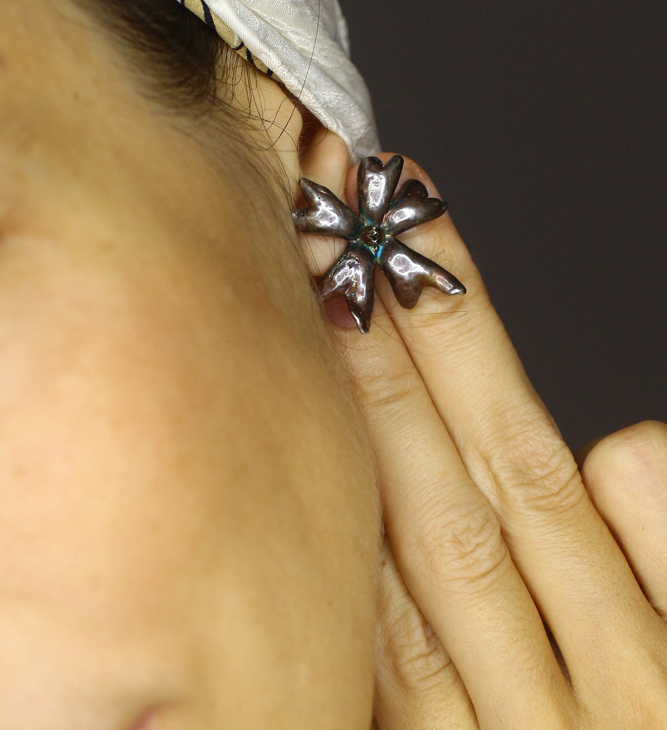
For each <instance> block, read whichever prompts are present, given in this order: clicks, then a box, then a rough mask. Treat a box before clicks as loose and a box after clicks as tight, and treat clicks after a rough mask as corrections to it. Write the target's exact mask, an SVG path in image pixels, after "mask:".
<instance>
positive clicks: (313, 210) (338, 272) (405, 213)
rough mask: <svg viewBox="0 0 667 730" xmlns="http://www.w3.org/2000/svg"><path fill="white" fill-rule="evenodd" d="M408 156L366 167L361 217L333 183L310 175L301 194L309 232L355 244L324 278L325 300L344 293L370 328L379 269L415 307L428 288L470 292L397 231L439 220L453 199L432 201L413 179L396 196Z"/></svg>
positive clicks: (300, 217) (298, 217) (368, 162)
mask: <svg viewBox="0 0 667 730" xmlns="http://www.w3.org/2000/svg"><path fill="white" fill-rule="evenodd" d="M403 164H404V160H403V158H402V157H401V156H400V155H394V157H392V158H391V159H390V160H389V162H387V164H386V165H383V164H382V162H381V161H380V160H379V159H378V158H377V157H367V158H366V159H364V160H362V161H361V163H360V164H359V175H358V194H359V214H358V215H357V214H356V213H354V212H353V211H352V210H350V208H348V207H347V205H345V203H343V202H342V201H341V200H339V199H338V198H337V197H336V196H335V195H334V194H333V193H332V192H331V190H329V189H328V188H325V187H324V186H322V185H318V184H317V183H314V182H312V181H311V180H306V179H303V180H301V181H300V185H301V191H302V193H303V197H304V199H305V201H306V202H307V203H308V207H307V208H301V209H300V210H297V211H295V212H294V213H293V214H292V217H293V219H294V224H295V226H296V228H297V229H298V230H299V231H301V232H302V233H314V234H318V235H322V236H336V237H338V238H345V239H346V240H347V241H348V244H347V247H346V249H345V251H344V252H343V254H342V255H341V257H340V258H339V259H337V260H336V261H335V262H334V263H333V264H332V265H331V266H330V267H329V269H328V270H327V271H326V272H325V273H324V274H322V276H320V277H319V278H318V280H317V282H318V289H319V298H320V301H321V302H326V301H328V300H329V299H332V298H334V297H345V299H346V300H347V305H348V308H349V310H350V313H351V314H352V316H353V317H354V319H355V321H356V323H357V326H358V327H359V330H360V331H361V332H362V333H364V334H365V333H367V332H368V331H369V329H370V326H371V317H372V316H373V304H374V300H375V288H374V283H373V277H374V274H375V267H376V266H379V267H380V269H381V271H382V272H383V273H384V275H385V276H386V277H387V279H388V280H389V283H390V284H391V287H392V289H393V290H394V294H395V295H396V299H398V302H399V304H400V305H401V306H402V307H405V308H406V309H412V308H413V307H414V306H415V305H416V304H417V302H418V301H419V297H420V296H421V293H422V289H423V288H424V287H425V286H432V287H435V288H436V289H438V290H439V291H441V292H444V293H445V294H465V293H466V288H465V286H463V284H461V282H460V281H459V280H458V279H457V278H456V277H455V276H453V275H452V274H450V273H449V272H448V271H446V270H445V269H443V268H442V267H441V266H438V264H436V263H435V262H434V261H431V260H430V259H428V258H426V257H425V256H422V255H421V254H419V253H417V252H416V251H413V250H412V249H411V248H408V247H407V246H406V245H405V244H403V243H401V242H400V241H399V240H398V239H397V238H396V236H397V235H398V234H399V233H403V232H405V231H408V230H410V229H411V228H414V227H415V226H418V225H419V224H420V223H426V222H427V221H430V220H434V219H435V218H439V217H440V216H441V215H443V214H444V213H445V211H446V210H447V203H445V202H443V201H442V200H439V199H438V198H429V197H428V193H427V191H426V187H425V186H424V185H423V184H422V183H421V182H419V181H418V180H408V181H407V182H406V183H405V184H404V185H403V187H402V188H401V190H400V191H399V193H398V196H397V197H396V198H395V199H394V198H393V196H394V193H395V191H396V187H397V186H398V181H399V179H400V177H401V172H402V171H403Z"/></svg>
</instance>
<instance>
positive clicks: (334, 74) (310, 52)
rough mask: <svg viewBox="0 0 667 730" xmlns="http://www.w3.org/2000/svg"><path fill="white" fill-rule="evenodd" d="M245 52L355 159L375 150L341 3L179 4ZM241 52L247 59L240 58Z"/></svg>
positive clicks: (252, 0)
mask: <svg viewBox="0 0 667 730" xmlns="http://www.w3.org/2000/svg"><path fill="white" fill-rule="evenodd" d="M177 2H180V3H182V4H183V5H185V6H186V7H188V8H189V9H190V10H192V11H193V12H195V13H196V14H197V15H199V17H201V18H203V19H204V20H205V21H206V22H208V23H209V24H210V25H212V26H213V27H214V28H215V29H216V30H217V31H218V33H219V34H220V35H221V36H222V37H223V38H224V39H225V40H226V41H227V42H228V43H230V45H232V47H234V48H236V49H237V50H239V48H241V47H243V46H245V48H244V52H245V50H246V49H247V51H250V54H249V55H248V58H249V60H253V59H259V61H261V63H262V65H263V68H262V66H260V64H257V65H258V66H260V67H261V68H262V70H264V69H265V68H266V67H268V69H270V71H269V73H273V74H274V75H275V76H276V77H277V78H278V79H279V80H280V81H281V82H282V83H283V84H284V85H285V87H286V88H287V89H289V91H291V92H292V94H294V96H296V97H297V98H298V99H299V100H300V101H301V102H302V103H303V104H304V106H306V107H307V108H308V109H310V111H311V112H312V113H313V114H314V115H315V116H316V117H317V118H318V119H319V120H320V121H321V122H322V124H324V126H325V127H327V128H328V129H331V130H332V131H333V132H336V134H338V135H340V136H341V137H342V138H343V139H344V140H345V142H346V143H347V146H348V149H349V151H350V155H351V156H352V158H353V159H354V161H357V160H358V159H360V158H362V157H367V156H368V155H371V154H373V153H377V152H379V151H380V143H379V140H378V137H377V130H376V127H375V120H374V115H373V108H372V105H371V100H370V96H369V93H368V89H367V88H366V84H365V83H364V80H363V79H362V78H361V75H360V74H359V72H358V71H357V69H356V68H355V66H354V65H353V64H352V62H351V61H350V44H349V38H348V34H347V26H346V24H345V18H344V17H343V13H342V11H341V9H340V6H339V4H338V0H205V2H204V0H177ZM230 36H231V37H230ZM244 55H245V54H244Z"/></svg>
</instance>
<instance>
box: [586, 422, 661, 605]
mask: <svg viewBox="0 0 667 730" xmlns="http://www.w3.org/2000/svg"><path fill="white" fill-rule="evenodd" d="M582 473H583V478H584V482H585V484H586V487H587V489H588V491H589V493H590V495H591V496H592V498H593V502H594V503H595V506H596V507H597V509H598V512H599V513H600V514H601V515H602V517H603V518H604V520H605V522H606V523H607V524H608V525H609V527H610V528H611V530H612V532H613V533H614V535H615V537H616V540H617V541H618V543H619V545H620V546H621V548H622V549H623V552H624V553H625V555H626V557H627V559H628V561H629V563H630V565H631V566H632V569H633V570H634V573H635V575H636V576H637V579H638V580H639V583H640V585H641V587H642V588H643V590H644V593H645V594H646V596H647V597H648V599H649V601H650V602H651V604H652V605H653V607H654V608H655V609H656V610H657V611H658V613H659V614H660V615H661V616H662V617H663V619H664V618H667V425H665V424H664V423H659V422H657V421H647V422H645V423H638V424H636V425H635V426H630V428H626V429H624V430H622V431H618V432H617V433H614V434H612V435H611V436H607V437H606V438H604V439H601V440H600V441H598V443H597V444H596V445H595V446H594V447H593V448H592V449H591V451H590V453H589V454H588V456H587V458H586V460H585V461H584V465H583V472H582Z"/></svg>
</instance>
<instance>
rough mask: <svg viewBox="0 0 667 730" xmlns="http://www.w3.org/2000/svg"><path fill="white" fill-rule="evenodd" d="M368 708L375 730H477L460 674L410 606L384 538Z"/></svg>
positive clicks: (413, 605)
mask: <svg viewBox="0 0 667 730" xmlns="http://www.w3.org/2000/svg"><path fill="white" fill-rule="evenodd" d="M374 709H375V717H376V719H377V722H378V727H379V728H380V730H410V728H428V727H439V728H442V730H448V728H457V730H473V728H477V718H476V716H475V710H474V709H473V706H472V704H471V702H470V698H469V696H468V693H467V691H466V688H465V686H464V685H463V682H462V681H461V677H460V676H459V673H458V672H457V670H456V667H455V666H454V665H453V663H452V661H451V659H450V658H449V656H448V654H447V652H446V651H445V649H444V647H443V646H442V643H441V642H440V640H439V639H438V637H437V636H436V634H435V632H434V631H433V629H432V628H431V627H430V626H429V624H428V622H427V621H426V620H425V619H424V617H423V615H422V614H421V612H420V611H419V609H418V608H417V606H416V605H415V602H414V600H413V599H412V596H411V595H410V592H409V591H408V589H407V588H406V586H405V583H404V582H403V579H402V578H401V576H400V573H399V572H398V568H397V567H396V562H395V560H394V556H393V554H392V552H391V548H390V546H389V543H388V542H387V541H385V544H384V547H383V549H382V552H381V555H380V571H379V590H378V621H377V633H376V680H375V708H374Z"/></svg>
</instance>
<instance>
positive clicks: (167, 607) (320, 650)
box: [0, 241, 379, 717]
mask: <svg viewBox="0 0 667 730" xmlns="http://www.w3.org/2000/svg"><path fill="white" fill-rule="evenodd" d="M21 245H23V246H24V247H25V246H28V245H32V246H33V247H35V246H39V247H40V248H39V251H40V254H39V256H35V255H32V256H31V257H29V258H30V263H29V265H28V263H27V262H25V261H24V259H23V258H22V257H21V256H18V255H17V256H15V257H14V258H12V256H10V253H11V244H10V245H9V246H8V247H6V249H5V261H4V262H3V266H2V267H0V353H2V363H1V365H0V500H1V501H2V507H3V508H2V510H0V556H2V557H1V558H0V573H1V574H2V575H3V581H2V584H1V585H0V627H1V626H2V625H5V626H6V625H7V622H8V621H9V617H10V616H11V615H12V612H13V611H14V610H15V608H16V606H17V605H18V604H21V605H28V604H29V605H31V606H32V609H33V610H34V611H35V612H36V614H37V615H38V616H39V619H38V621H39V622H41V625H42V626H43V627H45V628H44V631H45V632H46V633H48V634H51V635H52V634H57V635H58V636H60V637H62V642H61V644H62V646H68V647H69V649H68V650H67V651H70V652H74V651H76V652H78V653H79V655H80V657H82V658H81V659H80V662H83V664H85V663H86V662H87V661H90V662H92V661H93V658H94V657H98V656H100V655H103V656H104V657H105V664H106V666H107V667H109V670H108V671H109V672H111V673H114V672H116V673H117V674H118V675H120V674H123V675H124V676H125V679H124V680H123V681H124V682H127V683H130V684H131V682H132V681H134V680H133V679H132V677H133V676H134V675H133V670H128V669H127V665H128V664H129V665H130V666H131V667H134V668H135V670H134V671H136V674H137V675H139V674H141V673H142V672H143V673H144V674H146V672H147V671H148V673H149V674H150V673H151V672H152V673H153V675H154V676H155V677H156V679H155V682H156V683H162V684H169V683H171V684H174V683H179V682H183V683H184V684H185V685H187V684H188V682H190V683H192V682H193V681H194V680H193V679H188V677H197V678H198V680H197V681H198V686H199V689H197V691H199V692H209V693H210V695H211V696H215V695H217V694H218V693H219V683H220V681H221V679H220V678H224V680H225V681H229V682H232V683H233V682H237V681H238V678H239V676H254V677H255V681H263V682H265V683H266V686H272V687H274V688H275V689H274V693H275V697H274V699H273V701H274V705H273V708H274V711H275V702H280V703H281V706H283V709H284V711H285V712H288V711H289V707H290V704H291V703H296V704H298V703H299V702H302V694H303V693H304V692H307V693H309V694H313V692H314V691H315V690H316V692H317V694H319V695H320V696H321V697H323V698H325V699H324V702H325V703H329V704H330V705H331V707H332V708H334V707H337V708H338V709H337V710H336V712H337V713H338V717H340V712H341V710H340V707H353V706H355V707H358V706H359V705H360V704H362V705H363V703H365V702H367V700H368V697H369V696H371V695H372V624H373V616H374V592H375V577H374V576H375V558H376V549H377V530H378V519H379V518H378V506H377V496H376V493H375V486H374V477H373V471H372V467H371V461H370V456H369V453H368V450H367V447H366V445H365V440H364V437H363V432H362V430H361V427H360V425H359V419H358V417H357V415H356V414H355V412H354V409H353V407H352V406H351V405H350V402H349V398H347V397H342V398H341V397H338V395H337V393H344V392H345V384H344V382H343V380H342V379H341V378H340V377H339V376H338V375H337V374H336V372H335V369H333V368H332V367H331V362H330V361H329V360H327V357H328V356H327V355H326V354H325V355H320V354H318V348H317V346H314V347H313V348H311V349H307V348H303V347H301V346H300V345H299V342H297V341H292V340H291V339H290V333H289V331H286V330H285V329H284V328H283V329H280V328H276V334H272V333H271V331H268V332H267V328H266V326H265V324H264V322H265V320H266V317H265V316H264V314H263V313H261V312H259V313H258V314H257V315H256V316H255V315H254V314H253V313H252V311H251V310H250V308H249V306H248V304H247V303H245V305H244V306H245V310H244V315H245V317H246V320H245V324H239V316H238V315H237V313H235V312H230V310H229V307H228V306H227V305H228V302H226V301H223V300H224V296H225V295H224V293H221V294H212V293H211V292H216V291H217V290H218V289H220V287H219V280H218V279H217V276H218V275H219V272H218V273H217V274H216V273H214V274H211V275H210V279H209V278H207V275H204V274H202V272H200V271H188V270H187V268H186V267H181V268H180V269H179V276H178V277H177V278H175V277H173V276H170V275H169V272H165V271H164V270H163V271H161V272H160V271H159V270H158V268H157V267H155V266H154V267H151V268H150V271H152V272H153V273H151V274H150V275H149V274H148V273H147V271H146V270H141V271H138V270H134V269H132V268H127V267H124V266H120V265H119V264H118V261H116V260H114V261H113V262H112V264H113V265H109V266H104V265H101V264H100V262H99V261H96V262H95V263H93V262H92V261H89V260H86V261H76V262H74V261H73V260H72V259H71V258H68V257H65V256H64V255H63V254H62V252H58V251H57V250H55V249H53V248H52V249H48V248H46V247H44V242H33V243H32V244H30V242H25V241H24V242H22V243H21ZM34 253H35V251H34V248H33V254H34ZM12 262H13V263H12ZM216 285H217V288H216ZM197 292H204V293H205V294H203V295H202V296H198V295H197V294H196V293H197ZM249 310H250V311H249ZM318 337H321V334H320V333H318V332H313V333H311V341H313V342H315V343H317V342H318ZM230 627H233V630H231V629H230ZM68 636H69V637H70V638H68ZM75 636H79V637H82V636H83V637H85V641H74V639H73V637H75ZM70 639H71V640H70ZM56 643H57V642H56ZM61 644H58V645H59V646H60V645H61ZM54 651H55V650H54ZM58 651H60V650H58ZM63 651H64V650H63ZM86 652H88V654H86ZM55 653H56V654H57V653H58V652H55ZM165 653H168V654H169V655H170V656H171V657H172V658H175V660H174V661H171V662H170V665H171V666H170V669H169V670H168V672H167V670H165V669H164V668H163V667H164V665H165V662H163V661H157V659H156V657H162V656H164V655H165ZM17 656H18V653H17ZM87 656H88V658H87V659H86V657H87ZM323 656H326V657H327V660H326V661H322V657H323ZM138 657H140V658H138ZM58 661H59V660H58V659H57V658H54V659H53V664H54V666H55V665H57V663H58ZM62 661H65V659H64V658H62ZM72 661H73V660H72ZM77 661H78V660H77ZM77 666H79V665H77ZM121 667H124V669H123V671H122V672H121ZM147 667H148V670H147V669H146V668H147ZM277 668H280V671H279V672H277ZM165 672H167V673H169V675H170V676H169V678H167V676H166V674H165ZM355 674H356V676H357V678H358V681H357V682H356V683H352V682H347V683H340V682H338V683H336V681H335V680H336V678H339V677H341V676H345V677H349V676H353V675H355ZM263 675H265V676H263ZM202 677H204V679H202ZM277 677H278V678H277ZM157 678H159V681H158V679H157ZM191 689H192V691H193V692H194V691H195V689H194V688H191ZM241 691H243V690H241ZM300 697H301V699H300ZM278 698H282V699H278ZM292 706H295V705H294V704H292ZM335 716H336V714H335V713H334V714H333V715H332V717H335Z"/></svg>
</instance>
